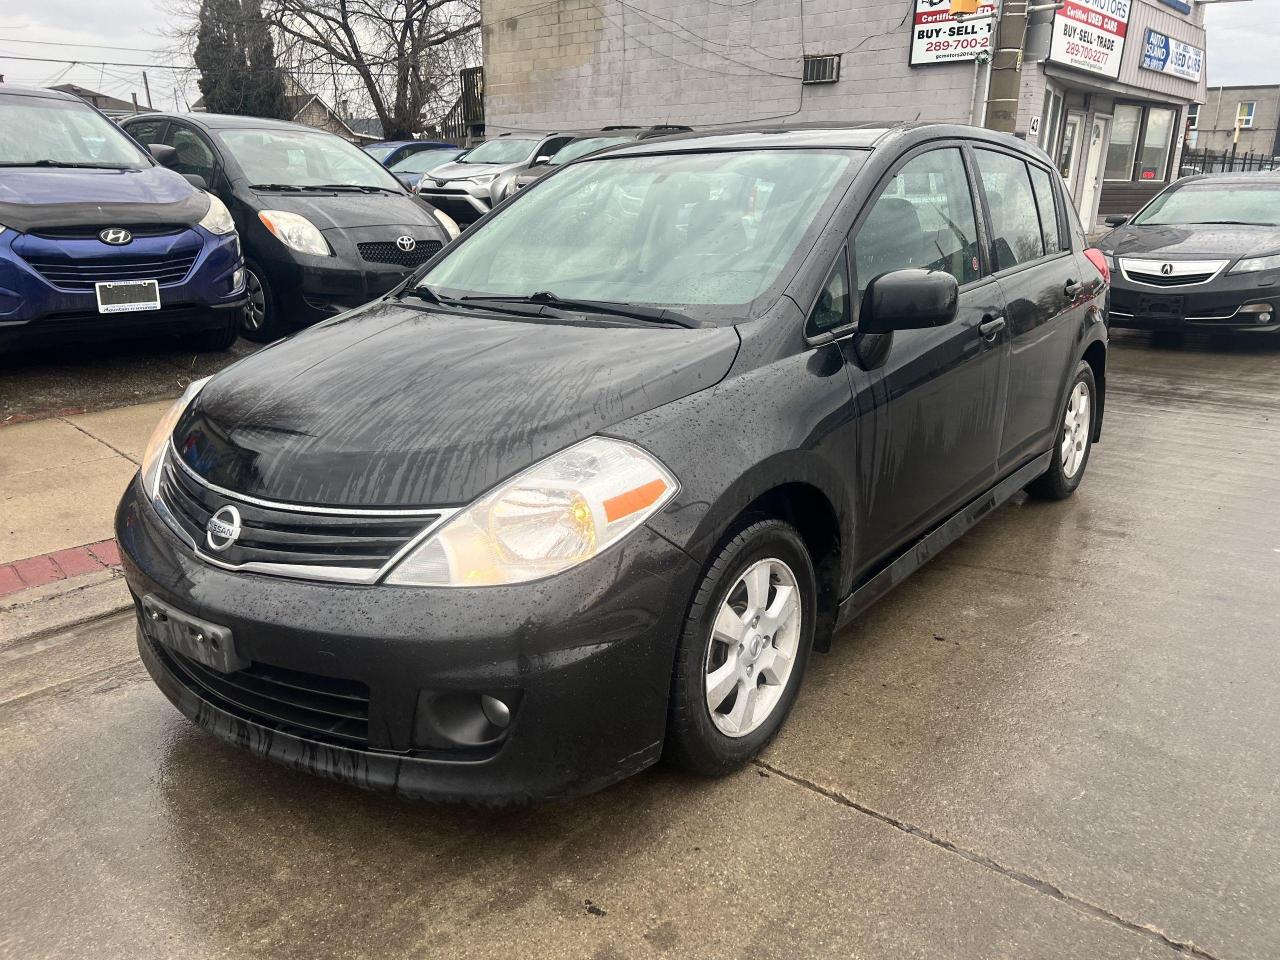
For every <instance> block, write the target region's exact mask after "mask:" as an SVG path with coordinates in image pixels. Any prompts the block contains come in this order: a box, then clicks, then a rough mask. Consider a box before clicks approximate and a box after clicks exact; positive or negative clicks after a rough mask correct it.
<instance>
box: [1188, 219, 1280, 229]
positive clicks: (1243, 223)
mask: <svg viewBox="0 0 1280 960" xmlns="http://www.w3.org/2000/svg"><path fill="white" fill-rule="evenodd" d="M1187 223H1189V224H1194V225H1195V226H1198V227H1202V226H1224V227H1274V226H1275V224H1274V223H1260V222H1259V221H1257V220H1188V221H1187Z"/></svg>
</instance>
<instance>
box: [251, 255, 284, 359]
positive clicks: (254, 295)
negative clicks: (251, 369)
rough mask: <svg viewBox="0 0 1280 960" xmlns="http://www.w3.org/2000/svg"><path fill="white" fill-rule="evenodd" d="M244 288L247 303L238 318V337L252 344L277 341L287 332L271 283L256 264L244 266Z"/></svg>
mask: <svg viewBox="0 0 1280 960" xmlns="http://www.w3.org/2000/svg"><path fill="white" fill-rule="evenodd" d="M244 287H245V294H246V300H247V302H246V303H245V307H244V312H243V313H242V314H241V318H240V335H241V336H242V337H244V338H245V339H246V340H252V341H253V342H254V343H269V342H270V341H272V340H279V339H280V338H281V337H283V336H284V335H285V334H286V333H287V332H288V331H286V330H285V329H284V324H283V323H282V322H281V319H280V316H279V311H278V310H277V309H276V304H275V297H274V296H273V295H272V292H271V283H270V282H269V281H268V280H267V278H266V274H264V273H263V272H262V268H261V267H259V266H258V265H257V264H256V263H246V264H245V267H244Z"/></svg>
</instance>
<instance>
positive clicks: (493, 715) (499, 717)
mask: <svg viewBox="0 0 1280 960" xmlns="http://www.w3.org/2000/svg"><path fill="white" fill-rule="evenodd" d="M480 709H481V710H483V711H484V715H485V718H486V719H487V720H488V721H489V722H490V723H492V724H493V725H494V726H495V727H497V728H498V729H499V730H505V729H506V728H507V725H508V724H510V723H511V708H510V707H508V706H507V705H506V704H505V703H503V702H502V701H501V700H499V699H498V698H497V697H491V696H489V694H487V693H486V694H483V695H481V697H480Z"/></svg>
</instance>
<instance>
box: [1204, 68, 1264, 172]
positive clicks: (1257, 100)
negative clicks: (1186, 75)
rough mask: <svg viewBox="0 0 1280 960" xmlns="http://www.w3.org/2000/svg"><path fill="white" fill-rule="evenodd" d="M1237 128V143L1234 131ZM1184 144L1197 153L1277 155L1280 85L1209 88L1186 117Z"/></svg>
mask: <svg viewBox="0 0 1280 960" xmlns="http://www.w3.org/2000/svg"><path fill="white" fill-rule="evenodd" d="M1237 123H1238V124H1239V126H1240V140H1239V142H1234V141H1235V128H1236V125H1237ZM1187 142H1188V143H1190V144H1191V145H1192V146H1193V147H1194V148H1195V149H1197V150H1210V151H1213V152H1214V153H1231V149H1232V145H1233V142H1234V146H1235V152H1236V153H1255V154H1261V155H1262V156H1266V157H1276V156H1280V84H1274V83H1273V84H1271V85H1270V86H1262V87H1209V88H1208V89H1207V90H1205V96H1204V103H1203V104H1202V105H1201V106H1200V107H1199V108H1198V109H1193V110H1192V111H1191V115H1190V116H1188V117H1187Z"/></svg>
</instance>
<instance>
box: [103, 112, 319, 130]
mask: <svg viewBox="0 0 1280 960" xmlns="http://www.w3.org/2000/svg"><path fill="white" fill-rule="evenodd" d="M143 117H145V118H147V119H150V120H184V121H186V122H187V123H193V124H195V125H196V126H197V127H204V128H205V129H206V130H235V129H240V130H308V131H311V132H313V133H329V131H328V130H321V129H320V128H319V127H309V126H307V125H306V124H305V123H290V122H289V121H288V120H269V119H267V118H266V117H242V116H238V115H236V114H231V113H165V112H162V111H155V112H153V113H140V114H138V115H137V116H135V117H126V118H125V120H122V121H121V122H122V123H124V122H126V121H133V120H136V119H139V118H143ZM329 135H330V136H337V134H335V133H331V134H329Z"/></svg>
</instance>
